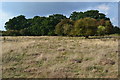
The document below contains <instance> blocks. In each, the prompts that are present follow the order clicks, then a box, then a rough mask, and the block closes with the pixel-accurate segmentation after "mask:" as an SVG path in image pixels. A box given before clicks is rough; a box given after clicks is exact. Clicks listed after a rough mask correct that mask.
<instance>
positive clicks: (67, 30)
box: [55, 19, 74, 36]
mask: <svg viewBox="0 0 120 80" xmlns="http://www.w3.org/2000/svg"><path fill="white" fill-rule="evenodd" d="M73 25H74V22H73V21H72V20H70V19H64V20H62V21H61V22H60V23H58V24H57V25H56V28H55V33H56V34H57V35H61V36H62V35H66V36H67V35H68V36H71V35H72V29H73Z"/></svg>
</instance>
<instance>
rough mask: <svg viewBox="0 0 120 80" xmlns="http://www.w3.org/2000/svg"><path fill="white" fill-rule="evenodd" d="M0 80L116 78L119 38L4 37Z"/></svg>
mask: <svg viewBox="0 0 120 80" xmlns="http://www.w3.org/2000/svg"><path fill="white" fill-rule="evenodd" d="M1 39H2V40H1V41H0V42H1V43H2V77H3V78H116V77H117V75H118V42H119V41H118V38H90V39H85V38H84V37H62V36H6V37H1Z"/></svg>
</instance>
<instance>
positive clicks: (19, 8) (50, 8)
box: [0, 0, 118, 30]
mask: <svg viewBox="0 0 120 80" xmlns="http://www.w3.org/2000/svg"><path fill="white" fill-rule="evenodd" d="M18 1H19V0H18ZM0 5H2V6H0V30H5V28H4V25H5V22H7V21H8V20H9V19H12V18H13V17H16V16H19V15H25V16H26V18H33V17H34V16H48V15H52V14H63V15H65V16H67V17H69V16H70V14H71V13H72V12H74V11H78V12H81V11H82V12H84V11H87V10H99V11H100V13H104V14H106V15H107V17H109V18H110V20H111V22H112V23H113V25H115V26H118V2H7V1H5V0H3V2H0Z"/></svg>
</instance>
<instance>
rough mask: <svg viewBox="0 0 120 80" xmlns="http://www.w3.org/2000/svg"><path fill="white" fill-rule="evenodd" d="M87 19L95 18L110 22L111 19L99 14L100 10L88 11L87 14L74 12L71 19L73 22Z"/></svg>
mask: <svg viewBox="0 0 120 80" xmlns="http://www.w3.org/2000/svg"><path fill="white" fill-rule="evenodd" d="M85 17H90V18H94V19H97V20H99V19H105V20H109V18H107V17H106V15H105V14H103V13H99V11H98V10H88V11H86V12H73V13H72V14H71V15H70V19H72V20H78V19H81V18H85Z"/></svg>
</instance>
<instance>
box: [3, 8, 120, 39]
mask: <svg viewBox="0 0 120 80" xmlns="http://www.w3.org/2000/svg"><path fill="white" fill-rule="evenodd" d="M5 28H6V30H7V31H4V32H3V35H10V36H11V35H12V36H19V35H20V36H85V37H88V36H94V35H105V34H112V33H120V28H119V27H117V26H115V27H114V26H113V25H112V23H111V21H110V19H109V18H108V17H106V15H105V14H103V13H99V11H98V10H88V11H85V12H73V13H72V14H71V15H70V17H69V18H67V17H66V16H64V15H62V14H53V15H49V16H48V17H41V16H34V17H33V18H30V19H26V18H25V16H24V15H19V16H17V17H14V18H12V19H9V21H8V22H6V23H5Z"/></svg>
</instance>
